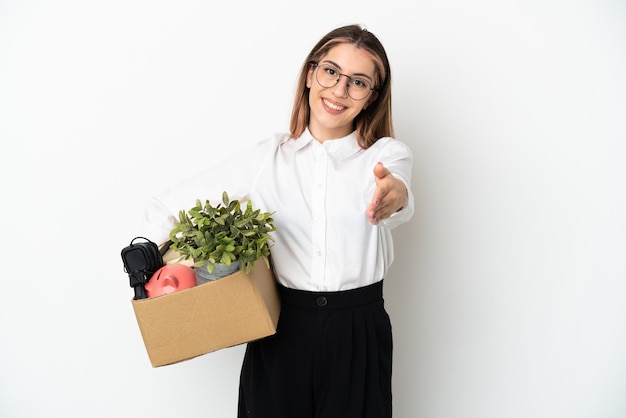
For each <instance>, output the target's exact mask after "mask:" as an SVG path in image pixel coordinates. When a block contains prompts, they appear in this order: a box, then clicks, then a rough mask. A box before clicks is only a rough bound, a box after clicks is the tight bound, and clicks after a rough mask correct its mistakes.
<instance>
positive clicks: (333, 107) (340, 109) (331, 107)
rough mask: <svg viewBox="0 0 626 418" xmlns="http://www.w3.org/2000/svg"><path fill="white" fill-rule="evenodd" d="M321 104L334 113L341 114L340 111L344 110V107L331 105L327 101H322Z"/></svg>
mask: <svg viewBox="0 0 626 418" xmlns="http://www.w3.org/2000/svg"><path fill="white" fill-rule="evenodd" d="M322 102H323V103H324V105H325V106H326V107H327V108H329V109H330V110H334V111H336V112H341V111H342V110H344V109H345V108H346V107H345V106H342V105H339V104H336V103H333V102H331V101H329V100H327V99H322Z"/></svg>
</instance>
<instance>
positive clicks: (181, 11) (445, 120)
mask: <svg viewBox="0 0 626 418" xmlns="http://www.w3.org/2000/svg"><path fill="white" fill-rule="evenodd" d="M348 23H363V24H365V25H366V26H367V27H368V28H369V29H370V30H371V31H372V32H374V33H375V34H376V35H378V36H379V38H380V39H381V41H382V42H383V44H384V45H385V46H386V48H387V52H388V54H389V57H390V60H391V63H392V71H393V85H394V96H393V97H394V102H393V107H394V115H395V126H396V131H397V132H396V134H397V137H398V138H399V139H400V140H403V141H405V142H407V143H408V144H409V145H410V146H411V148H412V149H413V150H414V153H415V171H414V179H413V181H414V183H413V187H412V189H413V192H414V193H415V195H416V215H415V217H414V219H413V220H412V222H411V223H410V224H408V225H407V226H406V227H403V228H401V229H398V230H397V231H396V232H395V239H396V241H395V246H396V263H395V264H394V265H393V267H392V271H391V274H390V275H389V277H388V278H387V280H386V283H387V286H386V302H387V307H388V310H389V312H390V314H391V316H392V321H393V323H394V335H395V359H394V360H395V362H394V366H395V368H394V401H395V404H394V408H395V416H396V417H399V418H531V417H532V418H556V417H563V418H623V417H625V416H626V396H625V394H626V304H625V302H624V301H625V299H626V193H625V190H624V189H625V185H624V183H625V180H626V168H625V166H626V165H625V164H624V162H625V159H626V142H625V140H626V123H625V120H626V82H625V74H626V5H625V4H624V2H622V1H617V0H616V1H609V0H603V1H598V0H588V1H583V0H581V1H564V0H563V1H558V0H543V1H517V2H515V1H495V0H475V1H472V2H467V1H461V0H446V1H434V0H431V1H428V0H424V1H420V0H418V1H415V2H403V1H400V0H388V1H384V2H374V1H335V2H294V1H287V0H285V1H275V0H274V1H271V0H269V1H239V2H217V3H215V2H208V1H189V0H181V1H176V2H173V1H172V2H167V1H147V0H143V1H142V0H123V1H121V0H109V1H106V2H105V1H79V0H75V1H71V0H57V1H53V2H52V1H51V2H44V1H34V0H20V1H17V0H0V138H1V144H2V151H1V154H0V179H1V180H0V181H1V182H2V183H1V185H2V188H1V190H2V203H1V204H0V205H1V208H2V212H1V217H0V232H1V234H2V243H1V244H0V245H1V246H2V254H3V256H4V257H3V262H2V263H1V264H0V416H2V417H7V418H18V417H19V418H21V417H24V418H26V417H28V418H32V417H63V418H74V417H75V418H84V417H107V418H109V417H130V418H141V417H150V418H160V417H183V416H184V417H217V418H228V417H233V416H235V410H236V400H237V385H238V374H239V369H240V364H241V359H242V355H243V347H235V348H231V349H227V350H222V351H219V352H216V353H212V354H209V355H206V356H203V357H200V358H197V359H194V360H191V361H188V362H184V363H180V364H177V365H173V366H167V367H163V368H157V369H153V368H152V367H151V366H150V363H149V361H148V357H147V354H146V352H145V348H144V346H143V342H142V340H141V336H140V334H139V329H138V327H137V324H136V321H135V318H134V314H133V311H132V307H131V303H130V299H131V297H132V291H131V289H130V287H129V281H128V277H127V276H126V275H125V273H124V272H123V270H122V260H121V257H120V251H121V249H122V248H123V247H125V246H126V245H128V244H129V242H130V240H131V239H132V238H133V237H135V236H136V235H138V234H139V232H140V222H141V217H142V212H143V207H144V205H145V203H146V202H147V200H148V198H149V197H150V196H152V195H153V194H155V193H158V192H160V191H161V190H163V189H164V188H165V187H168V186H170V185H173V184H174V183H175V182H177V181H178V180H179V179H182V178H184V177H187V176H188V175H190V174H194V173H196V172H197V171H199V170H200V169H202V168H203V167H204V166H205V165H207V164H210V163H211V161H214V160H215V159H221V158H222V157H224V156H225V155H228V154H232V153H235V152H237V151H239V150H242V149H244V148H246V147H249V146H250V145H252V144H253V143H255V142H257V141H259V140H261V139H264V138H266V137H267V136H268V135H270V134H272V133H273V132H274V131H284V130H286V128H287V126H288V119H289V113H290V110H291V102H292V96H293V92H294V87H295V81H296V75H297V74H296V73H297V72H298V70H299V68H300V65H301V63H302V61H303V60H304V58H305V55H306V53H307V52H308V51H309V50H310V48H311V47H312V46H313V45H314V43H315V42H316V41H317V40H318V39H319V38H320V37H321V36H322V35H323V34H325V33H326V32H327V31H329V30H330V29H333V28H334V27H336V26H339V25H343V24H348ZM224 175H225V176H226V175H237V167H233V169H232V172H230V173H224Z"/></svg>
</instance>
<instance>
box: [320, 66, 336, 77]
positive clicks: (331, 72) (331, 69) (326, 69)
mask: <svg viewBox="0 0 626 418" xmlns="http://www.w3.org/2000/svg"><path fill="white" fill-rule="evenodd" d="M322 70H324V72H325V73H326V74H328V75H330V76H333V77H336V76H337V74H338V72H337V69H336V68H334V67H329V66H324V67H323V68H322Z"/></svg>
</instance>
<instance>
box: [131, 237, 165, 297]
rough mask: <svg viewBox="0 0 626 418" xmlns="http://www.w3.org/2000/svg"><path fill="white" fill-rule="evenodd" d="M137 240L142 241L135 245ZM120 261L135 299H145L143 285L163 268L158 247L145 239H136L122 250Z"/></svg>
mask: <svg viewBox="0 0 626 418" xmlns="http://www.w3.org/2000/svg"><path fill="white" fill-rule="evenodd" d="M138 239H142V240H143V241H142V242H137V243H135V240H138ZM165 250H167V249H165ZM122 261H123V262H124V271H125V272H126V273H128V277H129V278H130V287H132V288H133V289H134V290H135V299H145V298H146V289H145V284H146V283H148V281H149V280H150V278H151V277H152V275H153V274H154V273H155V272H156V271H157V270H158V269H160V268H161V267H163V255H162V254H161V252H160V251H159V247H158V246H157V245H156V244H155V243H154V242H152V241H150V240H149V239H147V238H144V237H136V238H134V239H133V240H132V241H131V242H130V245H129V246H128V247H125V248H124V249H123V250H122Z"/></svg>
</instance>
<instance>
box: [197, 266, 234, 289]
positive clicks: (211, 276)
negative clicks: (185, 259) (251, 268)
mask: <svg viewBox="0 0 626 418" xmlns="http://www.w3.org/2000/svg"><path fill="white" fill-rule="evenodd" d="M207 267H208V265H204V266H202V267H195V268H194V270H195V271H196V283H197V284H202V283H206V282H210V281H213V280H217V279H219V278H221V277H225V276H228V275H231V274H233V273H235V272H236V271H237V270H239V261H233V262H232V263H230V266H227V265H226V264H215V266H214V267H213V272H212V273H209V270H208V268H207Z"/></svg>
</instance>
